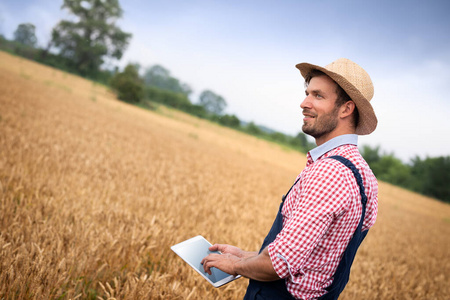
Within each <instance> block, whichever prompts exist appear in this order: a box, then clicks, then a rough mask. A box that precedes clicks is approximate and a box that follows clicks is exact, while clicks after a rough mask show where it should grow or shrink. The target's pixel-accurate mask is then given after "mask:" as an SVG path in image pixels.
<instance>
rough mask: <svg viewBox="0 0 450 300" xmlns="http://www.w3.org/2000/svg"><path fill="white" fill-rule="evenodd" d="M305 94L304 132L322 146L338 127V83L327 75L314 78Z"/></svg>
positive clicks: (301, 105) (302, 106)
mask: <svg viewBox="0 0 450 300" xmlns="http://www.w3.org/2000/svg"><path fill="white" fill-rule="evenodd" d="M305 93H306V98H305V100H303V102H302V103H301V104H300V107H301V108H302V109H303V116H304V118H303V126H302V130H303V132H304V133H306V134H309V135H311V136H312V137H314V138H315V139H316V144H317V145H320V144H323V143H324V142H325V141H327V140H329V139H330V138H331V137H332V133H333V131H334V130H335V129H336V127H337V125H338V109H339V107H336V105H335V104H336V99H337V94H336V83H335V82H334V81H333V80H332V79H331V78H330V77H328V76H326V75H323V76H317V77H313V78H311V81H310V82H309V84H308V86H307V88H306V90H305Z"/></svg>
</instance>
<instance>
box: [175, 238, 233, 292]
mask: <svg viewBox="0 0 450 300" xmlns="http://www.w3.org/2000/svg"><path fill="white" fill-rule="evenodd" d="M210 246H211V243H209V242H208V241H207V240H205V239H204V238H203V237H202V236H196V237H193V238H191V239H189V240H186V241H184V242H181V243H179V244H177V245H174V246H172V247H171V249H172V250H173V251H174V252H175V253H176V254H178V255H179V256H180V257H181V258H182V259H183V260H184V261H186V262H187V263H188V264H189V265H190V266H191V267H193V268H194V269H195V270H196V271H197V272H199V273H200V274H201V275H202V276H203V277H205V278H206V279H208V280H209V281H211V283H212V284H213V285H214V286H216V287H217V286H218V284H220V285H222V284H225V283H227V282H229V281H231V280H234V279H236V278H237V277H234V276H232V275H230V274H228V273H225V272H223V271H221V270H219V269H217V268H211V275H209V274H208V273H206V272H205V271H204V269H203V265H202V264H201V261H202V259H203V258H205V257H206V256H208V255H209V254H211V253H219V252H217V251H209V249H208V248H209V247H210ZM225 279H229V280H225Z"/></svg>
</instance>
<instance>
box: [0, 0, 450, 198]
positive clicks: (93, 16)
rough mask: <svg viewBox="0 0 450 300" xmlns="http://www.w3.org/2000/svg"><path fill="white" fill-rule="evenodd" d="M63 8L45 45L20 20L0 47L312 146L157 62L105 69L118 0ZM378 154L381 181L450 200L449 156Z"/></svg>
mask: <svg viewBox="0 0 450 300" xmlns="http://www.w3.org/2000/svg"><path fill="white" fill-rule="evenodd" d="M61 8H62V9H67V10H68V11H69V12H70V13H71V14H72V15H74V16H76V18H75V19H76V20H77V21H67V20H62V21H60V22H59V23H58V24H56V25H55V27H54V28H53V30H52V39H51V40H50V41H49V43H48V44H47V45H46V47H43V48H40V47H37V38H36V35H35V29H36V28H35V26H34V25H33V24H30V23H23V24H19V25H18V27H17V29H16V31H15V32H14V39H13V40H7V39H6V38H4V37H3V36H0V49H2V50H4V51H7V52H10V53H13V54H16V55H20V56H23V57H26V58H29V59H33V60H35V61H38V62H41V63H44V64H46V65H49V66H53V67H56V68H59V69H62V70H64V71H67V72H71V73H74V74H77V75H80V76H83V77H85V78H88V79H92V80H95V81H97V82H101V83H103V84H105V85H108V86H110V87H111V88H112V89H113V90H114V91H115V92H116V93H117V95H118V98H119V99H121V100H123V101H126V102H129V103H133V104H136V105H139V106H142V107H146V108H150V109H154V108H156V107H157V105H166V106H170V107H172V108H175V109H179V110H182V111H185V112H187V113H189V114H192V115H194V116H197V117H199V118H204V119H208V120H211V121H213V122H217V123H219V124H221V125H224V126H228V127H230V128H234V129H236V130H240V131H243V132H246V133H248V134H252V135H254V136H257V137H259V138H263V139H267V140H270V141H274V142H277V143H279V144H282V145H285V146H288V147H291V148H294V149H296V150H299V151H301V152H303V153H306V152H307V151H309V150H310V149H312V148H313V147H315V144H314V143H312V142H310V141H309V140H308V138H307V137H306V135H305V134H303V133H302V132H299V133H298V134H297V135H296V136H290V135H286V134H284V133H281V132H277V131H273V130H270V129H268V128H265V127H263V126H258V125H256V124H255V123H254V122H243V121H241V120H240V119H239V118H238V117H237V116H236V115H232V114H226V113H225V109H226V106H227V103H226V100H225V99H224V98H223V97H222V96H220V95H218V94H216V93H215V92H213V91H211V90H209V89H206V90H204V91H203V92H201V93H200V95H199V97H198V99H197V101H196V102H195V103H193V102H192V101H191V98H192V94H193V91H192V89H191V87H190V86H189V85H188V84H186V83H183V82H181V81H180V80H179V79H177V78H175V77H173V76H172V75H171V74H170V71H169V70H167V69H166V68H164V67H163V66H161V65H154V66H151V67H149V68H147V69H145V70H144V69H143V68H142V67H141V66H140V65H139V64H128V65H127V66H126V67H125V68H124V69H123V70H119V68H118V67H113V68H111V66H109V68H108V67H107V66H108V64H107V62H112V61H117V60H120V59H121V57H122V56H123V53H124V52H125V51H126V48H127V47H128V44H129V42H130V40H131V38H132V34H131V33H127V32H124V31H122V30H121V29H120V28H119V27H118V26H116V21H117V20H118V19H119V18H121V16H122V13H123V12H122V9H121V7H120V4H119V2H118V0H104V1H98V0H64V1H63V5H62V7H61ZM380 152H381V150H380V147H370V146H363V147H362V149H361V153H362V155H363V157H364V158H365V159H366V161H367V162H368V164H369V165H370V167H371V168H372V170H373V172H374V173H375V175H376V176H377V178H378V179H379V180H382V181H386V182H389V183H392V184H395V185H398V186H401V187H404V188H407V189H410V190H412V191H416V192H419V193H421V194H424V195H428V196H431V197H435V198H437V199H440V200H443V201H446V202H450V185H449V184H448V182H449V179H450V178H449V177H450V156H447V157H435V158H429V157H427V158H426V159H421V158H419V157H416V158H414V159H413V160H411V161H410V162H409V163H407V164H404V163H403V162H402V161H401V160H400V159H398V158H396V157H395V156H394V155H393V154H386V153H380Z"/></svg>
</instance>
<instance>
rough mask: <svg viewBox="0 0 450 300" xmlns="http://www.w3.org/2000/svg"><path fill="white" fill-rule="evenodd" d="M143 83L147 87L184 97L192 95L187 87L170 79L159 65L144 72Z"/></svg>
mask: <svg viewBox="0 0 450 300" xmlns="http://www.w3.org/2000/svg"><path fill="white" fill-rule="evenodd" d="M144 83H145V85H147V86H153V87H156V88H159V89H163V90H167V91H171V92H175V93H182V94H183V95H185V96H189V95H190V94H191V93H192V89H191V88H190V86H189V85H187V84H185V83H181V82H180V81H179V80H178V79H176V78H174V77H172V76H171V75H170V72H169V70H167V69H166V68H164V67H163V66H161V65H154V66H152V67H151V68H149V69H148V70H147V71H146V72H145V74H144Z"/></svg>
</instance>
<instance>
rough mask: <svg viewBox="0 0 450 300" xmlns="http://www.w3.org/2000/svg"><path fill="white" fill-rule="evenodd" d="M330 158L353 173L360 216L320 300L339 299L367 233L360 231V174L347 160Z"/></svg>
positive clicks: (362, 188)
mask: <svg viewBox="0 0 450 300" xmlns="http://www.w3.org/2000/svg"><path fill="white" fill-rule="evenodd" d="M330 158H333V159H336V160H338V161H340V162H341V163H343V164H344V165H345V166H346V167H348V168H349V169H350V170H351V171H352V172H353V175H354V176H355V178H356V182H357V183H358V186H359V191H360V194H361V204H362V214H361V219H360V221H359V223H358V226H357V228H356V230H355V233H354V234H353V237H352V239H351V240H350V242H349V244H348V245H347V248H346V249H345V251H344V253H343V255H342V258H341V261H340V262H339V265H338V267H337V269H336V272H335V273H334V275H333V282H332V283H331V285H330V286H329V287H327V288H326V290H327V293H326V294H325V295H323V296H322V297H320V298H319V299H320V300H336V299H338V298H339V295H340V294H341V293H342V291H343V290H344V288H345V286H346V285H347V282H348V280H349V278H350V269H351V266H352V264H353V260H354V258H355V255H356V251H357V250H358V248H359V246H360V245H361V242H362V241H363V240H364V238H365V237H366V235H367V232H368V230H366V231H364V232H363V231H362V225H363V222H364V217H365V213H366V203H367V196H366V193H365V190H364V185H363V180H362V177H361V174H360V173H359V171H358V169H357V168H356V167H355V165H354V164H353V163H352V162H351V161H349V160H348V159H346V158H344V157H342V156H331V157H330Z"/></svg>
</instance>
